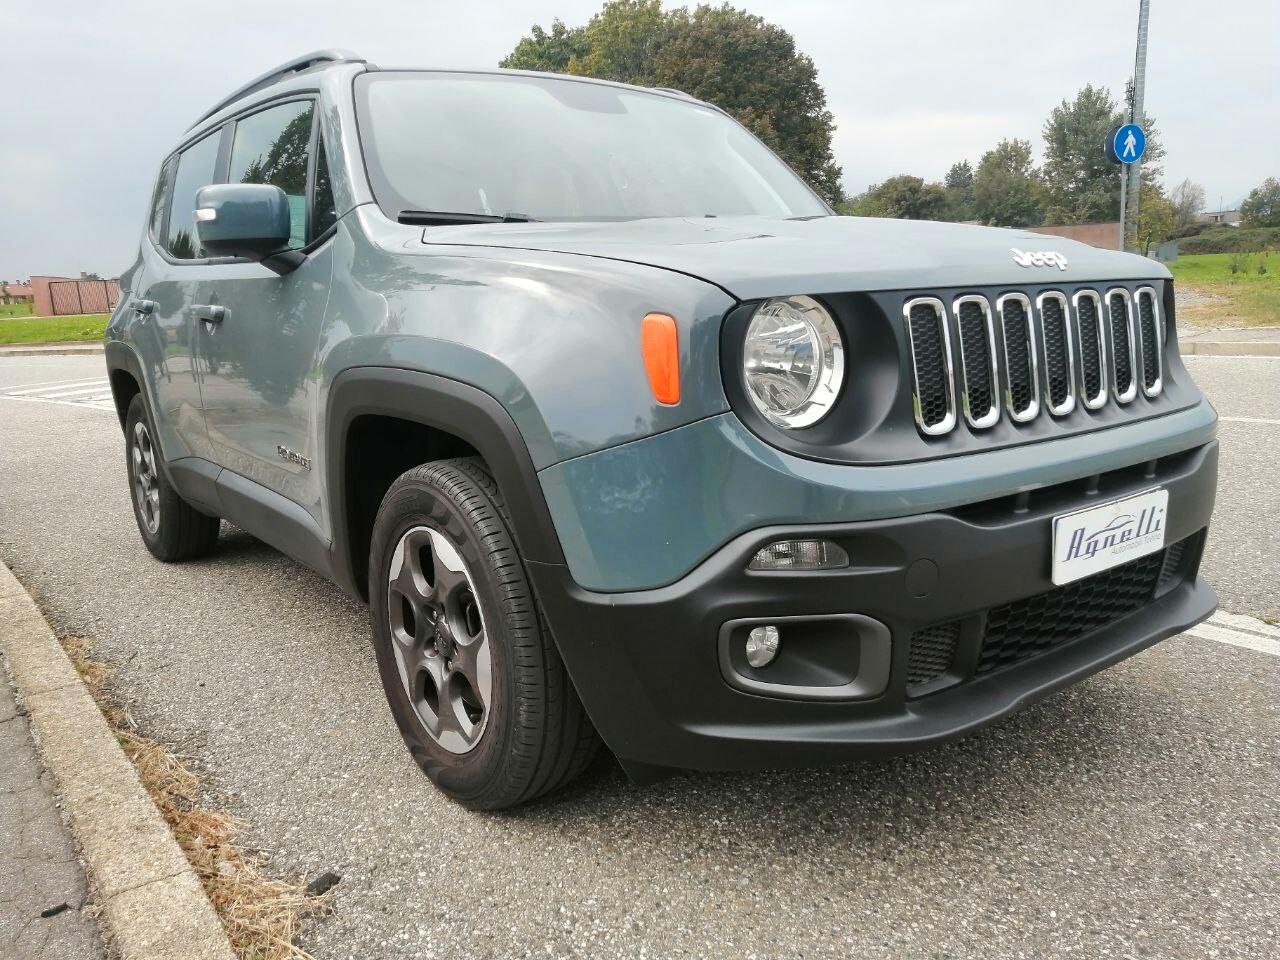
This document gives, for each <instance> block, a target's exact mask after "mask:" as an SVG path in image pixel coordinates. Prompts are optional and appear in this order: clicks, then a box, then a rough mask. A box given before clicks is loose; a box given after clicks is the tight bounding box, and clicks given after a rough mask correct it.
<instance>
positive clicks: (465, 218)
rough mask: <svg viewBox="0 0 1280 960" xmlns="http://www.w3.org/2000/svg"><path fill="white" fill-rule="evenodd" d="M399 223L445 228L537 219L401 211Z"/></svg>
mask: <svg viewBox="0 0 1280 960" xmlns="http://www.w3.org/2000/svg"><path fill="white" fill-rule="evenodd" d="M396 220H398V221H399V222H400V223H411V224H415V225H417V226H424V227H445V226H449V225H450V224H456V223H536V222H537V220H538V218H537V217H531V216H529V215H528V214H525V213H503V214H496V215H495V214H488V213H444V212H442V211H439V210H401V211H400V212H399V213H398V214H396Z"/></svg>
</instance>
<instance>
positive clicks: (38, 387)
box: [4, 376, 107, 396]
mask: <svg viewBox="0 0 1280 960" xmlns="http://www.w3.org/2000/svg"><path fill="white" fill-rule="evenodd" d="M106 382H107V381H106V380H104V379H103V378H102V377H101V376H97V377H81V378H79V379H78V380H49V381H47V382H45V383H24V384H22V386H20V387H13V388H12V389H7V390H5V391H4V392H5V393H6V394H10V395H14V396H16V395H20V394H25V393H43V392H44V391H46V390H58V389H61V388H63V387H75V386H80V385H82V384H86V383H106Z"/></svg>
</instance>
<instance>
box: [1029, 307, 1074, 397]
mask: <svg viewBox="0 0 1280 960" xmlns="http://www.w3.org/2000/svg"><path fill="white" fill-rule="evenodd" d="M1036 310H1037V311H1038V312H1039V314H1040V327H1041V330H1042V332H1043V335H1044V392H1045V399H1046V401H1047V402H1046V404H1045V405H1046V406H1047V407H1048V408H1049V412H1050V413H1052V414H1053V415H1054V416H1055V417H1063V416H1066V415H1067V414H1068V413H1070V412H1071V411H1072V410H1074V409H1075V407H1076V387H1075V379H1074V373H1073V368H1074V366H1075V363H1074V362H1073V350H1072V342H1071V341H1072V337H1071V323H1070V319H1069V317H1068V310H1067V298H1066V297H1065V296H1064V295H1063V294H1061V293H1058V292H1057V291H1050V292H1046V293H1042V294H1040V296H1038V297H1036Z"/></svg>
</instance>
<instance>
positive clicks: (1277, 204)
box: [1240, 177, 1280, 227]
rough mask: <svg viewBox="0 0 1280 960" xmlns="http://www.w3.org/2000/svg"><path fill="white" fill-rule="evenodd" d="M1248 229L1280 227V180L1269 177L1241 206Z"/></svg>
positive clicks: (1254, 189) (1241, 213)
mask: <svg viewBox="0 0 1280 960" xmlns="http://www.w3.org/2000/svg"><path fill="white" fill-rule="evenodd" d="M1240 216H1241V218H1242V219H1243V220H1244V225H1245V226H1246V227H1280V180H1277V179H1276V178H1275V177H1267V179H1265V180H1263V181H1262V184H1261V185H1260V186H1257V187H1254V188H1253V189H1252V190H1250V191H1249V196H1248V197H1246V198H1245V201H1244V203H1242V204H1240Z"/></svg>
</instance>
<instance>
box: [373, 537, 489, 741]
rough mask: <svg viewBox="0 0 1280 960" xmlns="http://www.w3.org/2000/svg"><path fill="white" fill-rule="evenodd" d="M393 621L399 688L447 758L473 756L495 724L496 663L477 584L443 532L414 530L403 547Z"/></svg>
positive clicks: (393, 579)
mask: <svg viewBox="0 0 1280 960" xmlns="http://www.w3.org/2000/svg"><path fill="white" fill-rule="evenodd" d="M387 618H388V620H389V626H390V628H391V640H392V648H393V650H394V652H395V658H396V665H397V667H398V671H399V674H400V682H401V684H402V685H403V687H404V690H405V693H406V694H407V695H408V697H409V702H410V703H411V704H412V706H413V710H414V713H415V714H416V715H417V717H418V720H419V722H421V724H422V726H423V728H424V729H425V730H426V731H427V733H428V734H429V735H430V736H431V738H432V739H433V740H434V741H435V742H436V743H438V744H439V745H440V746H441V747H443V748H444V749H445V750H448V751H449V752H450V753H455V754H465V753H467V752H469V751H470V750H472V749H473V748H474V747H475V745H476V744H477V743H479V742H480V737H481V736H482V735H483V733H484V730H485V726H486V724H487V722H488V719H489V710H490V705H491V701H492V697H493V661H492V657H491V655H490V649H489V636H488V632H487V631H486V629H485V623H484V616H483V614H482V613H481V611H480V601H479V600H478V599H477V597H476V592H475V584H474V581H473V580H472V577H471V574H470V572H469V571H468V570H467V566H466V564H465V563H464V562H463V560H462V557H461V556H460V555H459V554H458V550H457V548H456V547H454V545H453V544H452V543H451V542H450V541H449V540H448V538H447V537H445V535H444V534H443V533H441V532H440V531H439V530H435V529H432V528H431V527H427V526H417V527H413V528H412V529H410V530H408V531H407V532H406V533H405V534H404V535H403V536H402V537H401V538H400V541H399V543H397V545H396V548H395V552H394V554H393V555H392V558H391V565H390V569H389V571H388V573H387Z"/></svg>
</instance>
